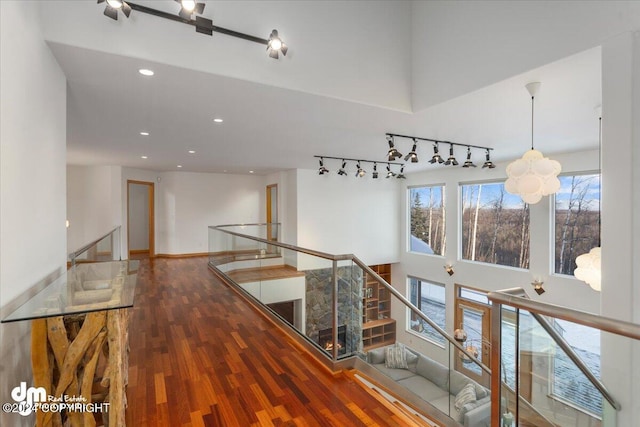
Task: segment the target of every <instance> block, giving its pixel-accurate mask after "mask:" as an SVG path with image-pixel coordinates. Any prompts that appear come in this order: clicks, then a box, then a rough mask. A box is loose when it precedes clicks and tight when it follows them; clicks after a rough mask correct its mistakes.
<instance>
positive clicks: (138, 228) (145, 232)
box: [127, 180, 155, 259]
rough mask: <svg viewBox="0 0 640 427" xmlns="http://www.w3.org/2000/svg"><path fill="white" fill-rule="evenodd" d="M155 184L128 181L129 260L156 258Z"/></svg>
mask: <svg viewBox="0 0 640 427" xmlns="http://www.w3.org/2000/svg"><path fill="white" fill-rule="evenodd" d="M153 206H154V185H153V182H145V181H131V180H128V181H127V248H128V251H129V259H136V258H137V259H139V258H146V257H149V258H153V257H154V256H155V223H154V217H155V215H154V209H153Z"/></svg>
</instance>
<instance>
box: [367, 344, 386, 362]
mask: <svg viewBox="0 0 640 427" xmlns="http://www.w3.org/2000/svg"><path fill="white" fill-rule="evenodd" d="M384 351H385V350H384V347H380V348H374V349H373V350H369V351H367V362H369V363H371V364H373V365H376V364H378V363H384Z"/></svg>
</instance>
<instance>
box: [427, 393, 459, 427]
mask: <svg viewBox="0 0 640 427" xmlns="http://www.w3.org/2000/svg"><path fill="white" fill-rule="evenodd" d="M454 399H455V396H451V395H450V394H448V395H446V396H442V397H441V398H439V399H436V400H434V401H432V402H429V403H431V404H432V405H433V406H435V407H436V408H438V409H439V410H440V411H442V412H443V413H445V414H447V415H448V416H450V417H451V418H453V419H454V420H456V421H457V422H459V423H462V416H461V415H460V413H459V412H458V411H456V407H455V406H454Z"/></svg>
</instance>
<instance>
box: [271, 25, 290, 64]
mask: <svg viewBox="0 0 640 427" xmlns="http://www.w3.org/2000/svg"><path fill="white" fill-rule="evenodd" d="M287 50H289V48H288V47H287V45H286V44H284V43H283V42H282V40H281V39H280V37H279V36H278V30H273V31H271V34H270V35H269V43H267V52H268V53H269V56H270V57H271V58H274V59H278V52H280V53H282V55H284V56H287Z"/></svg>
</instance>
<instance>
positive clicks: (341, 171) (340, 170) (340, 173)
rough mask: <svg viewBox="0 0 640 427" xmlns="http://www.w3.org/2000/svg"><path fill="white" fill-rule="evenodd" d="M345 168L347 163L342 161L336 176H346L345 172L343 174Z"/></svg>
mask: <svg viewBox="0 0 640 427" xmlns="http://www.w3.org/2000/svg"><path fill="white" fill-rule="evenodd" d="M346 167H347V162H345V161H344V160H342V167H341V168H340V169H339V170H338V175H346V174H347V172H345V170H344V168H346Z"/></svg>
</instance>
